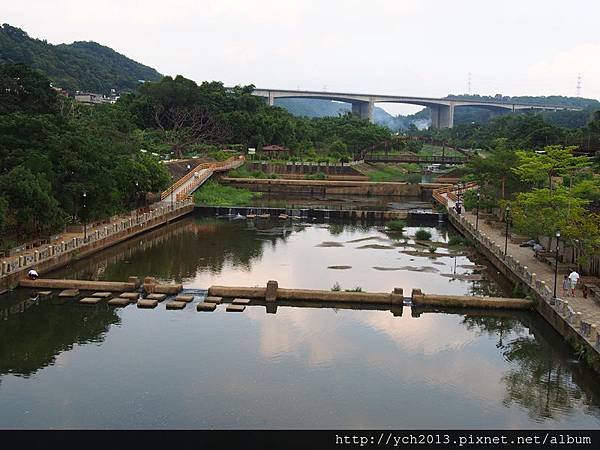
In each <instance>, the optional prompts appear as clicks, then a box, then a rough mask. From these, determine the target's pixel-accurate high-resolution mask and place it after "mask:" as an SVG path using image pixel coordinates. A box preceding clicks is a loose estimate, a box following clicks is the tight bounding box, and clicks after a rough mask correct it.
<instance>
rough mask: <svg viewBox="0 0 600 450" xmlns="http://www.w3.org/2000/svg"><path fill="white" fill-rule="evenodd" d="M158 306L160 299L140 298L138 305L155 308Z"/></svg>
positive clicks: (144, 307)
mask: <svg viewBox="0 0 600 450" xmlns="http://www.w3.org/2000/svg"><path fill="white" fill-rule="evenodd" d="M157 306H158V300H148V299H145V298H144V299H142V300H138V302H137V307H138V308H142V309H153V308H156V307H157Z"/></svg>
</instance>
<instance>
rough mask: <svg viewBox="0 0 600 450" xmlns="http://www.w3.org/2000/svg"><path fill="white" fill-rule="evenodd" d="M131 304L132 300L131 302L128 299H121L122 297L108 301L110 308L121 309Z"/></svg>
mask: <svg viewBox="0 0 600 450" xmlns="http://www.w3.org/2000/svg"><path fill="white" fill-rule="evenodd" d="M130 303H131V300H129V299H127V298H121V297H115V298H111V299H110V300H109V301H108V304H109V305H110V306H119V307H125V306H127V305H129V304H130Z"/></svg>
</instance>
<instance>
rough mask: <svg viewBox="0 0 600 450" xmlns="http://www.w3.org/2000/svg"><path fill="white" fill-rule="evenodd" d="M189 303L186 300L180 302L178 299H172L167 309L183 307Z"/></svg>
mask: <svg viewBox="0 0 600 450" xmlns="http://www.w3.org/2000/svg"><path fill="white" fill-rule="evenodd" d="M186 305H187V303H186V302H180V301H177V300H173V301H170V302H169V303H167V309H183V308H185V307H186Z"/></svg>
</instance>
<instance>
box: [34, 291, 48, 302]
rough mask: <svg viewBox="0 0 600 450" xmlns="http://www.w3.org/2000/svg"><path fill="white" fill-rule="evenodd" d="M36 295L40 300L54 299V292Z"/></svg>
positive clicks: (37, 293) (40, 292) (39, 292)
mask: <svg viewBox="0 0 600 450" xmlns="http://www.w3.org/2000/svg"><path fill="white" fill-rule="evenodd" d="M34 295H35V296H36V297H37V298H39V299H40V300H45V299H47V298H49V297H52V291H37V292H36V293H35V294H34Z"/></svg>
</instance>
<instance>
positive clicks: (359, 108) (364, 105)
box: [352, 101, 375, 123]
mask: <svg viewBox="0 0 600 450" xmlns="http://www.w3.org/2000/svg"><path fill="white" fill-rule="evenodd" d="M374 109H375V103H374V102H373V101H368V102H358V101H357V102H352V113H353V114H358V115H359V116H360V117H361V118H362V119H368V120H369V122H371V123H374V115H373V111H374Z"/></svg>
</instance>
